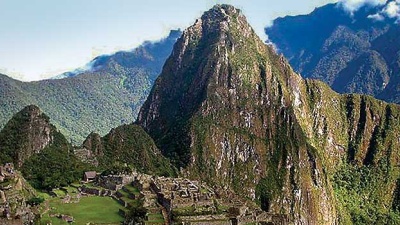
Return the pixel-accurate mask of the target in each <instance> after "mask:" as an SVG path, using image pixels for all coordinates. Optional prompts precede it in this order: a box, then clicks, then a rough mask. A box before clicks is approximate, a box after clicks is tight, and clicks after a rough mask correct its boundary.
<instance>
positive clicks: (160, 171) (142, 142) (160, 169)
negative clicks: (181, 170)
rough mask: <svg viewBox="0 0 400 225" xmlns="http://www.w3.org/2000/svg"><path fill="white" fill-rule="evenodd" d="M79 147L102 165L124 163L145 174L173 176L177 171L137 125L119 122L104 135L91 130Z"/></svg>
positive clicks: (113, 167) (116, 165)
mask: <svg viewBox="0 0 400 225" xmlns="http://www.w3.org/2000/svg"><path fill="white" fill-rule="evenodd" d="M82 147H83V148H85V149H87V150H89V151H90V152H91V154H90V155H94V156H96V157H97V159H98V161H99V166H100V167H102V168H104V169H108V170H113V169H116V167H121V166H123V165H124V164H127V165H129V166H131V167H133V168H135V169H136V170H137V171H138V172H142V173H147V174H154V175H159V176H174V175H176V173H177V171H176V169H175V168H174V167H173V166H172V165H171V163H170V162H169V160H167V159H166V158H165V157H164V156H163V155H162V154H161V152H160V150H158V148H157V147H156V145H155V144H154V141H153V140H152V139H151V137H150V136H149V135H148V134H147V133H146V132H145V131H144V130H143V129H142V128H141V127H140V126H137V125H133V124H131V125H122V126H119V127H117V128H115V129H112V130H111V131H110V132H109V133H108V134H107V135H105V136H104V137H100V135H98V134H96V133H91V134H90V135H89V136H88V137H87V139H86V140H85V141H84V143H83V145H82Z"/></svg>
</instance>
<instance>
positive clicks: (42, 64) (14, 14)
mask: <svg viewBox="0 0 400 225" xmlns="http://www.w3.org/2000/svg"><path fill="white" fill-rule="evenodd" d="M351 1H354V2H360V1H363V0H351ZM369 1H374V0H369ZM330 2H335V0H279V1H277V0H218V1H216V0H214V1H211V0H192V1H190V0H169V1H165V0H145V1H139V0H0V30H1V33H0V73H4V74H6V75H9V76H11V77H14V78H16V79H20V80H24V81H32V80H40V79H45V78H49V77H53V76H56V75H59V74H61V73H63V72H67V71H71V70H73V69H75V68H78V67H81V66H84V65H85V64H86V63H88V62H89V61H90V60H91V59H93V58H94V57H96V56H98V55H101V54H110V53H112V52H116V51H118V50H129V49H133V48H134V47H136V46H138V45H139V44H140V43H142V42H143V41H145V40H158V39H161V38H162V37H165V36H166V35H168V33H169V30H171V29H177V28H180V29H185V28H186V27H188V26H190V25H191V24H193V23H194V21H195V20H196V18H198V17H200V16H201V15H202V13H203V12H204V11H206V10H208V9H209V8H211V7H212V6H213V5H215V4H217V3H228V4H232V5H234V6H235V7H237V8H239V9H241V10H242V12H243V13H244V15H245V16H246V17H247V19H248V21H249V23H250V24H251V25H252V26H253V28H254V29H255V31H256V32H257V33H258V35H260V36H261V37H262V39H264V40H266V37H265V34H264V32H263V31H264V27H265V26H267V25H269V24H271V22H272V20H273V19H275V18H277V17H280V16H285V15H298V14H307V13H310V12H311V11H312V10H313V9H314V8H315V7H318V6H321V5H325V4H327V3H330Z"/></svg>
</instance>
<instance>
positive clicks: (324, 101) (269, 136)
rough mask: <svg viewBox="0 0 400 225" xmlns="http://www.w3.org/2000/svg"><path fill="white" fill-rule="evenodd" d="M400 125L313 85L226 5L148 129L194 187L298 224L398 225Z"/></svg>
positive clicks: (376, 108) (176, 57) (181, 45)
mask: <svg viewBox="0 0 400 225" xmlns="http://www.w3.org/2000/svg"><path fill="white" fill-rule="evenodd" d="M399 115H400V108H399V106H397V105H394V104H387V103H384V102H382V101H378V100H375V99H373V98H371V97H368V96H362V95H356V94H353V95H340V94H337V93H335V92H334V91H333V90H331V89H330V88H329V87H328V86H327V85H326V84H324V83H322V82H320V81H315V80H309V79H306V80H304V79H302V78H301V76H300V75H298V74H296V73H295V72H294V71H293V69H292V68H291V66H290V65H289V62H288V61H287V60H286V59H285V58H284V57H283V56H279V55H277V54H276V53H275V51H274V50H273V49H272V47H270V46H266V45H265V44H264V43H263V42H262V41H261V40H260V39H259V37H257V35H256V34H255V33H254V31H253V30H252V29H251V27H250V26H249V25H248V23H247V21H246V19H245V17H244V16H243V15H242V14H241V12H240V10H237V9H235V8H234V7H233V6H229V5H217V6H215V7H213V8H212V9H211V10H209V11H207V12H205V13H204V14H203V16H202V17H201V18H200V19H198V20H197V21H196V22H195V24H194V25H192V26H191V27H189V28H188V29H186V30H185V31H184V33H183V35H182V37H181V38H179V39H178V41H177V43H176V45H175V47H174V50H173V53H172V55H171V56H170V58H169V59H167V61H166V64H165V66H164V68H163V71H162V73H161V75H160V76H159V77H158V79H157V81H156V82H155V85H154V87H153V89H152V90H151V92H150V96H149V97H148V98H147V100H146V102H145V103H144V105H143V106H142V108H141V110H140V113H139V116H138V119H137V121H136V123H137V124H139V125H141V126H143V128H144V129H145V130H146V131H147V132H148V133H149V135H150V136H151V137H152V138H153V139H154V140H155V143H156V145H157V146H158V147H159V148H160V150H161V151H162V153H163V154H164V155H166V156H167V157H168V158H170V159H171V160H172V162H173V163H174V164H175V165H176V166H177V167H178V168H179V167H181V168H182V170H183V173H184V174H185V175H187V176H189V177H194V178H202V179H204V180H205V181H206V182H209V183H211V184H214V185H220V186H222V187H224V188H227V189H233V190H234V191H236V192H237V193H239V194H241V195H242V196H245V197H248V198H250V199H253V200H255V201H256V202H257V203H258V204H259V205H260V206H261V207H262V209H263V210H265V211H267V212H268V213H271V214H273V215H276V216H279V217H285V216H287V217H288V218H289V220H290V221H291V223H294V224H352V223H356V224H357V223H360V221H361V222H362V221H364V223H373V222H382V223H388V222H392V221H395V219H396V217H392V214H391V213H392V209H393V208H394V207H392V205H393V204H394V203H393V198H394V196H396V195H397V192H396V191H395V187H396V183H397V179H398V178H399V173H398V172H399V171H398V170H397V169H396V165H397V163H398V162H399V161H398V160H399V159H398V157H397V156H396V155H397V154H396V151H397V150H396V149H398V146H399V141H398V140H397V139H396V135H397V134H399V133H400V130H399V127H398V126H396V124H399V122H400V121H399V118H400V117H399ZM349 174H353V175H354V178H355V179H353V180H352V179H350V180H349V178H348V177H349ZM382 174H384V175H382ZM379 177H381V178H379ZM356 178H357V179H367V180H369V181H371V182H369V183H367V184H360V183H357V179H356ZM374 180H375V181H374ZM363 185H364V186H363ZM378 187H380V188H378ZM346 190H356V191H354V192H350V191H346ZM370 190H378V191H375V192H370ZM365 199H368V200H365ZM361 204H362V205H363V206H364V208H363V209H361V210H360V209H359V208H358V207H359V206H360V205H361ZM393 215H394V214H393ZM396 215H397V214H396Z"/></svg>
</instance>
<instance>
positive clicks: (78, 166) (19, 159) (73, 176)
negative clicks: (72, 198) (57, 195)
mask: <svg viewBox="0 0 400 225" xmlns="http://www.w3.org/2000/svg"><path fill="white" fill-rule="evenodd" d="M71 150H72V146H71V144H70V143H68V141H67V140H66V138H65V137H64V135H63V134H61V133H60V132H59V131H58V130H57V129H56V127H55V126H53V125H52V124H51V123H50V119H49V117H48V116H47V115H46V114H44V113H43V112H42V111H41V110H40V109H39V108H38V107H37V106H35V105H29V106H27V107H25V108H24V109H23V110H21V111H20V112H18V113H17V114H15V115H14V116H13V118H12V119H11V120H10V121H8V123H7V124H6V126H5V127H4V128H3V130H1V132H0V163H1V164H5V163H13V164H14V165H15V168H16V169H20V170H21V171H22V174H23V175H24V177H25V178H26V179H27V180H28V181H29V182H30V183H31V184H32V186H34V187H35V188H40V189H51V188H55V187H59V186H61V185H67V184H69V183H71V182H73V181H76V180H79V179H80V178H81V177H82V173H83V171H84V170H85V169H86V168H87V166H86V165H84V164H83V163H81V162H80V161H79V160H78V159H77V158H76V157H75V156H74V155H73V153H72V151H71ZM66 171H67V172H66Z"/></svg>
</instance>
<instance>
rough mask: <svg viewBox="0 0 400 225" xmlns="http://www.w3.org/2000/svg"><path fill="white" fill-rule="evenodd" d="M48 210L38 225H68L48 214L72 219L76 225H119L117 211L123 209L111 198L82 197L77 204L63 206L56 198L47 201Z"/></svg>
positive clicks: (119, 218)
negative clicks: (50, 224)
mask: <svg viewBox="0 0 400 225" xmlns="http://www.w3.org/2000/svg"><path fill="white" fill-rule="evenodd" d="M49 206H50V210H49V211H48V212H46V213H45V214H44V215H43V217H42V219H41V223H40V224H47V223H48V222H51V223H52V224H53V225H58V224H60V225H61V224H68V223H67V222H64V221H62V220H61V219H58V218H56V217H50V216H49V215H50V214H65V215H71V216H73V217H74V220H75V222H74V223H73V224H76V225H86V224H88V223H92V224H108V225H110V224H115V225H117V224H118V225H119V224H120V223H121V222H122V221H123V217H121V216H120V215H119V214H118V210H119V209H122V208H123V207H122V206H121V205H120V204H119V203H118V202H117V201H115V200H114V199H112V198H111V197H98V196H91V197H84V198H81V200H80V201H79V203H68V204H63V203H61V200H60V199H58V198H52V199H50V200H49Z"/></svg>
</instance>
